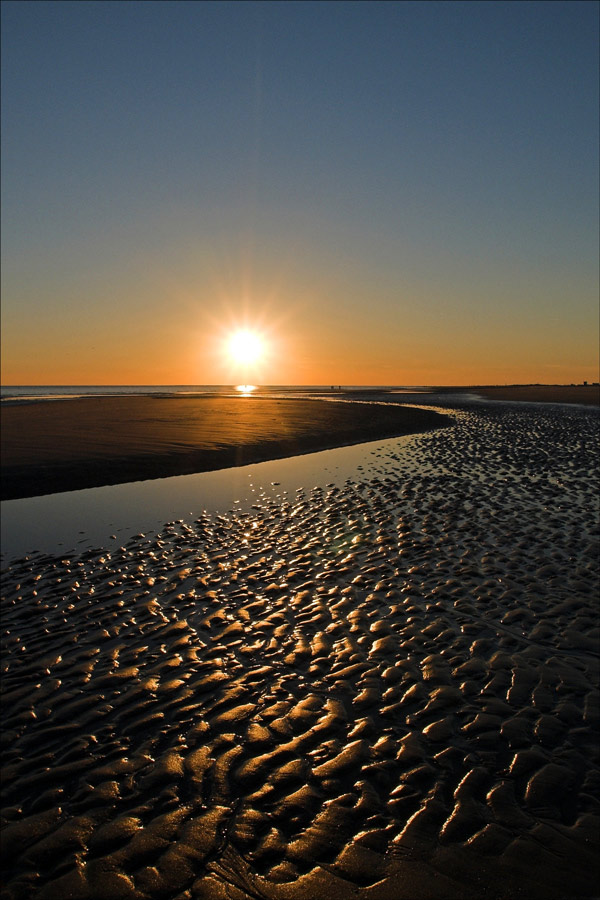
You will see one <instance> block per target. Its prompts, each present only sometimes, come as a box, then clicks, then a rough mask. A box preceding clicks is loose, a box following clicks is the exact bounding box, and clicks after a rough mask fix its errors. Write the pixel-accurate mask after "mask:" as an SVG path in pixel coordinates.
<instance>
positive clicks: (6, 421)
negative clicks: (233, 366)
mask: <svg viewBox="0 0 600 900" xmlns="http://www.w3.org/2000/svg"><path fill="white" fill-rule="evenodd" d="M445 422H446V420H444V418H443V417H442V416H440V415H439V414H436V413H435V412H432V411H426V410H421V409H412V408H410V407H401V406H397V405H387V406H382V405H374V404H360V405H359V404H352V405H350V404H346V403H329V402H324V401H322V400H309V399H303V400H299V399H271V398H265V397H260V396H258V397H229V398H226V397H206V396H204V397H182V396H179V397H177V396H168V397H163V396H154V397H153V396H139V397H132V396H127V397H86V398H84V399H76V400H56V401H46V402H40V403H26V404H15V405H5V406H4V407H3V409H2V432H1V460H2V499H3V500H8V499H13V498H18V497H35V496H39V495H41V494H50V493H55V492H58V491H69V490H77V489H80V488H88V487H98V486H100V485H106V484H121V483H124V482H127V481H139V480H143V479H148V478H160V477H165V476H169V475H186V474H189V473H193V472H205V471H209V470H211V469H221V468H228V467H230V466H239V465H246V464H248V463H251V462H260V461H262V460H265V459H277V458H280V457H283V456H294V455H296V454H298V453H306V452H309V451H311V450H324V449H326V448H329V447H337V446H341V445H343V444H352V443H358V442H361V441H368V440H374V439H376V438H382V437H391V436H396V435H400V434H409V433H412V432H416V431H423V430H426V429H428V428H432V427H439V426H440V425H441V424H444V423H445Z"/></svg>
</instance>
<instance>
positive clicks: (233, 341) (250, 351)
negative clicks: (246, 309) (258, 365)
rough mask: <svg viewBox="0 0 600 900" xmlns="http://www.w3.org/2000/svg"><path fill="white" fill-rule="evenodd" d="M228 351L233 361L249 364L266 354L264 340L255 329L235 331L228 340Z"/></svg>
mask: <svg viewBox="0 0 600 900" xmlns="http://www.w3.org/2000/svg"><path fill="white" fill-rule="evenodd" d="M227 352H228V353H229V356H230V358H231V360H232V361H233V362H235V363H238V364H240V365H249V364H250V363H255V362H258V361H259V360H260V359H261V358H262V356H263V355H264V341H263V339H262V338H261V336H260V335H259V334H257V333H256V332H255V331H248V330H246V329H242V330H240V331H236V332H234V333H233V334H232V335H231V337H230V338H229V340H228V341H227Z"/></svg>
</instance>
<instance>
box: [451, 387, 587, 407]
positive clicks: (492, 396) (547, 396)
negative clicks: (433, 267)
mask: <svg viewBox="0 0 600 900" xmlns="http://www.w3.org/2000/svg"><path fill="white" fill-rule="evenodd" d="M436 390H439V391H441V392H444V393H453V394H454V393H460V392H473V393H477V394H479V396H480V397H485V398H486V399H488V400H517V401H520V402H527V403H578V404H583V405H585V406H599V405H600V386H598V385H595V384H513V385H502V386H500V385H498V386H497V387H490V386H485V387H469V388H465V387H460V388H456V387H453V388H436Z"/></svg>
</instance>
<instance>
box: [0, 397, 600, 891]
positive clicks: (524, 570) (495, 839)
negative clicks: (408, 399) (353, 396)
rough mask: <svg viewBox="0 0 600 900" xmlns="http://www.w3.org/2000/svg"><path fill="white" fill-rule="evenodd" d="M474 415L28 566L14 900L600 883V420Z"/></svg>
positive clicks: (14, 773) (9, 652)
mask: <svg viewBox="0 0 600 900" xmlns="http://www.w3.org/2000/svg"><path fill="white" fill-rule="evenodd" d="M73 402H75V401H73ZM452 415H453V419H454V424H453V425H451V426H450V427H444V428H440V429H438V430H434V431H430V432H428V433H425V434H420V435H414V436H413V437H412V438H411V439H409V440H408V441H407V442H406V443H405V444H403V445H402V447H400V444H398V449H397V450H394V449H391V450H387V451H385V452H384V451H383V450H382V452H381V453H380V454H378V455H377V456H376V457H375V458H374V460H373V459H372V460H371V461H370V462H369V464H368V465H367V464H366V463H365V469H364V477H363V478H362V479H361V480H360V481H358V480H356V481H355V480H348V481H347V482H346V484H345V486H344V487H342V488H337V487H333V486H331V487H328V488H326V489H312V490H311V488H310V486H305V488H306V489H305V490H299V491H298V492H297V493H296V495H295V496H292V497H279V498H276V499H274V500H273V499H269V500H263V501H261V502H259V503H258V504H257V506H256V508H254V509H253V510H252V511H251V512H249V513H236V512H231V513H229V514H226V515H225V514H223V515H208V514H205V515H203V516H202V517H200V518H199V519H197V520H196V521H193V522H190V523H186V522H183V521H182V522H172V523H169V524H167V525H165V527H164V528H163V529H162V531H161V532H160V533H159V534H158V535H152V537H149V536H148V537H146V536H144V535H142V534H140V535H136V536H135V537H133V538H131V540H129V541H128V542H127V543H125V544H124V545H123V546H122V547H121V548H119V549H117V550H114V551H110V552H108V551H103V550H101V549H98V550H89V551H86V552H84V553H82V554H80V555H71V556H69V557H68V558H64V557H63V558H61V557H49V556H42V555H39V554H38V555H35V556H32V557H31V558H25V559H23V560H19V561H15V562H14V563H12V564H11V565H10V566H8V567H7V569H5V571H4V573H3V599H2V646H3V659H2V708H3V729H2V752H3V779H2V810H1V816H2V825H3V829H2V851H3V873H4V875H3V885H4V887H3V891H2V894H1V896H2V898H3V900H5V898H6V900H30V898H34V900H48V898H52V900H63V898H72V900H121V898H123V900H125V898H132V900H146V898H149V900H154V898H156V900H158V898H168V900H199V898H218V900H242V898H263V900H264V898H270V900H278V898H284V900H288V898H289V900H295V898H305V900H320V898H324V900H325V898H326V900H329V898H340V900H346V898H365V900H367V898H368V900H417V898H419V900H421V898H425V900H426V898H430V900H446V898H448V900H452V898H459V900H460V898H473V900H475V898H495V900H500V898H503V900H504V898H506V900H509V898H511V900H512V898H522V900H537V898H539V900H542V898H544V900H548V898H555V900H559V898H560V900H565V898H570V897H573V898H575V897H577V898H584V897H594V896H596V895H597V893H598V888H597V886H598V876H599V874H600V873H599V871H598V854H597V851H598V844H599V843H600V841H599V838H600V830H599V825H600V793H599V788H600V769H599V759H598V724H599V712H598V680H599V649H600V647H599V641H598V634H599V632H598V608H597V596H598V539H599V534H600V530H599V522H598V503H597V494H596V490H597V472H596V470H595V462H596V459H597V445H596V442H597V435H598V412H597V411H596V410H593V409H590V410H585V409H578V408H571V409H569V408H566V407H565V408H562V409H560V408H556V407H547V408H543V407H539V408H536V409H533V410H532V409H519V408H518V407H517V408H516V407H510V408H504V407H499V406H492V405H490V406H486V405H479V406H467V405H466V406H464V407H463V408H455V409H454V411H453V412H452Z"/></svg>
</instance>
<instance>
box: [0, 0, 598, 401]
mask: <svg viewBox="0 0 600 900" xmlns="http://www.w3.org/2000/svg"><path fill="white" fill-rule="evenodd" d="M2 119H3V121H2V207H3V208H2V282H3V283H2V295H3V302H2V380H3V382H4V384H221V383H234V382H236V381H238V380H240V378H243V379H244V380H251V381H254V382H257V383H265V384H330V383H341V384H487V383H491V384H494V383H518V382H548V383H570V382H579V381H582V380H584V379H586V380H588V381H594V380H597V379H598V4H597V3H595V2H588V0H585V2H573V0H570V2H566V3H562V2H556V0H552V2H533V3H529V2H508V3H504V2H466V3H454V2H440V3H438V2H416V3H412V2H398V3H393V2H382V3H378V2H370V3H362V2H333V3H330V2H266V3H254V2H232V3H229V2H219V3H210V2H200V3H196V2H189V0H186V2H166V3H163V2H132V0H129V2H89V0H88V2H50V3H46V2H39V0H38V2H35V3H31V2H7V0H4V2H3V3H2ZM241 325H245V326H247V327H253V328H257V329H258V330H260V331H261V332H262V333H263V334H264V335H265V337H266V339H267V344H268V346H269V348H270V352H269V354H268V356H267V357H266V358H265V359H264V360H263V361H262V363H261V364H260V365H259V364H256V365H255V366H254V367H253V369H252V371H249V372H241V371H239V367H237V368H236V367H234V366H233V365H232V364H231V362H230V361H228V360H227V359H226V357H225V354H224V353H223V341H224V340H225V338H226V336H227V334H228V333H229V332H230V331H231V330H232V329H233V328H235V327H238V326H241Z"/></svg>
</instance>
